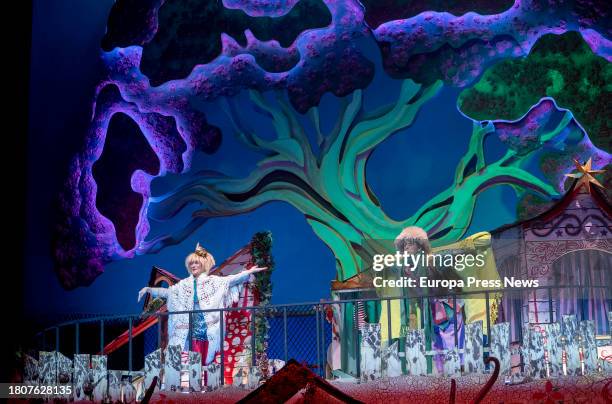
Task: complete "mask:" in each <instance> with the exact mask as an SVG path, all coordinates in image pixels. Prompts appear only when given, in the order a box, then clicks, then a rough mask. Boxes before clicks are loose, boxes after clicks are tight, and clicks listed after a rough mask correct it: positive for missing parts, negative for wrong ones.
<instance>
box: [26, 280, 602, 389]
mask: <svg viewBox="0 0 612 404" xmlns="http://www.w3.org/2000/svg"><path fill="white" fill-rule="evenodd" d="M573 289H576V290H578V289H579V290H584V289H585V287H583V286H541V287H538V288H521V289H519V288H513V289H506V290H504V289H490V290H478V291H468V292H462V293H449V294H440V295H435V296H434V295H424V296H402V297H388V298H385V297H378V298H359V299H345V300H328V301H319V302H309V303H292V304H279V305H268V306H257V307H237V308H227V309H221V310H197V311H181V312H172V313H168V312H166V313H152V314H133V315H116V316H100V317H94V318H86V319H80V320H75V321H67V322H64V323H61V324H57V325H55V326H52V327H48V328H46V329H45V330H43V331H41V332H40V333H38V334H37V335H36V336H35V341H34V344H33V346H35V347H36V348H37V350H38V351H58V352H62V353H63V354H64V355H66V356H70V355H74V354H83V353H88V354H100V353H102V352H104V349H105V347H106V346H107V344H108V343H109V342H110V341H113V340H114V339H115V338H117V337H118V336H119V335H121V334H122V333H124V332H125V331H126V330H127V331H128V338H127V343H126V344H125V346H122V347H120V348H119V349H117V350H115V351H114V352H112V353H110V354H109V355H108V368H109V369H110V368H113V369H124V370H125V369H127V370H128V372H132V371H134V370H140V369H142V368H143V367H144V357H145V355H146V354H148V353H149V352H152V351H154V350H155V349H158V348H160V347H162V342H163V341H162V334H163V330H162V324H163V321H162V320H164V319H167V318H168V317H169V316H173V315H179V314H188V315H189V316H190V318H191V317H192V316H193V315H194V314H195V313H209V312H217V313H219V316H220V322H221V325H222V326H221V327H220V328H219V334H220V335H219V340H220V341H221V343H220V350H219V351H220V363H221V369H224V365H225V361H226V357H225V355H226V354H225V351H224V349H223V341H224V340H225V335H226V333H227V332H228V330H226V327H225V324H224V319H225V318H226V316H227V315H228V314H230V313H231V312H234V311H240V312H245V313H249V314H250V318H251V319H253V318H255V317H259V318H263V319H265V321H267V325H268V327H267V329H268V332H267V335H257V336H255V335H254V333H255V329H254V326H252V328H251V333H252V338H251V340H250V346H249V349H250V350H251V360H252V364H253V365H255V360H256V358H257V355H256V353H257V352H256V351H257V349H258V348H257V346H256V344H257V341H263V342H265V345H264V349H265V351H266V354H267V358H269V359H281V360H283V361H285V362H286V361H287V360H288V359H295V360H297V361H298V362H301V363H304V364H306V365H307V366H308V367H310V368H311V369H312V370H313V371H314V372H315V373H317V374H319V375H320V376H323V377H325V376H326V372H325V369H326V363H327V349H328V347H329V345H330V343H331V342H332V332H333V331H332V326H331V324H330V322H329V321H327V320H326V318H325V317H326V311H327V310H328V309H330V308H335V309H336V310H339V312H340V313H342V314H343V315H344V316H348V314H347V313H353V314H352V316H353V319H354V318H355V314H354V313H355V311H356V310H355V309H356V307H357V306H358V304H370V305H372V304H374V305H375V306H376V307H377V309H378V310H380V309H381V308H382V307H386V310H387V313H391V303H392V301H394V300H402V301H408V302H411V301H412V302H416V305H417V306H418V307H419V308H420V314H421V319H420V324H421V325H423V324H424V319H423V318H422V317H423V309H422V308H423V307H426V302H431V301H433V300H434V299H442V298H445V299H448V300H447V301H452V302H453V307H456V304H457V301H458V300H459V299H464V300H465V299H471V298H474V299H484V302H485V310H486V313H485V321H486V326H487V327H486V333H485V334H484V335H483V337H484V339H485V344H484V347H485V349H487V346H488V344H490V332H491V326H492V324H490V317H491V316H490V311H491V303H492V300H491V299H492V296H496V295H498V294H500V293H502V294H503V296H505V298H516V299H519V300H520V299H522V301H523V302H525V301H526V300H525V293H526V292H529V293H531V292H534V291H546V292H547V293H546V295H547V296H548V297H547V300H548V301H544V302H541V301H539V302H536V304H537V303H543V304H544V305H545V306H546V305H547V306H548V308H549V311H548V313H547V318H546V319H545V320H547V321H543V322H550V323H552V322H553V321H559V318H560V317H559V316H560V314H576V315H579V317H580V318H579V319H580V320H589V319H592V318H590V317H591V315H592V314H593V313H594V312H593V311H592V310H579V312H578V313H563V312H561V313H559V312H558V311H555V305H556V302H555V296H557V295H558V294H559V293H560V292H559V291H560V290H573ZM588 289H592V290H603V292H602V293H603V295H604V299H603V302H601V304H602V305H603V307H600V308H598V310H601V311H602V312H603V313H607V312H608V311H612V290H611V289H610V288H609V287H608V286H589V287H588ZM527 303H528V301H527ZM527 315H529V313H527ZM524 316H525V313H524V311H523V309H522V308H521V310H518V311H516V312H514V313H513V317H512V318H505V321H506V322H510V326H511V328H516V329H517V331H518V333H517V334H516V336H517V338H514V340H519V341H520V339H521V337H520V332H521V329H522V325H523V324H524V323H526V322H528V321H525V317H524ZM394 317H395V316H392V315H389V316H388V321H387V324H386V325H385V326H386V327H387V332H386V335H387V336H388V339H389V341H382V342H388V343H390V342H391V340H392V339H394V338H396V337H395V336H394V334H393V333H392V329H393V323H394V322H395V321H400V319H399V318H394ZM150 318H155V319H156V320H157V325H156V326H153V327H150V328H149V329H147V330H146V331H144V332H141V333H139V334H135V333H134V328H135V327H136V326H137V325H138V324H141V323H142V322H143V321H145V320H147V319H150ZM452 321H453V327H454V331H455V332H454V335H455V338H454V343H455V347H456V348H460V341H459V338H458V334H459V333H458V332H457V331H458V328H459V324H458V318H457V315H454V317H453V320H452ZM353 323H354V325H355V326H354V327H352V328H351V329H346V328H343V329H342V330H341V333H340V335H339V337H340V339H343V338H344V339H351V340H352V341H353V343H352V344H350V345H351V349H354V352H353V353H352V354H353V355H354V361H355V363H353V364H352V365H351V368H352V369H353V370H352V371H347V373H352V374H353V375H354V376H356V377H359V371H360V370H359V369H360V366H359V360H360V353H359V349H360V344H359V330H358V323H359V321H354V322H353ZM250 324H254V322H253V321H251V322H250ZM429 326H430V327H432V326H433V325H432V324H429ZM602 327H603V328H602ZM340 328H342V327H340ZM421 328H423V327H421ZM606 328H607V333H608V334H609V333H610V332H611V331H612V330H610V329H609V325H608V324H606V325H601V327H600V331H603V330H605V329H606ZM191 331H192V330H191V327H190V330H189V332H190V335H191ZM230 331H231V330H230ZM254 337H256V338H254ZM221 383H223V377H222V378H221Z"/></svg>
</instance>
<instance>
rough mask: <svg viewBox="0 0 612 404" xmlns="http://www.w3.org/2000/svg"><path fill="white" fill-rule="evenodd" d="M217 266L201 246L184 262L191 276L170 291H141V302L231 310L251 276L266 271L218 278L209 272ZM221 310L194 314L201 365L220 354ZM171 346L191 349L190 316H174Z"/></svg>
mask: <svg viewBox="0 0 612 404" xmlns="http://www.w3.org/2000/svg"><path fill="white" fill-rule="evenodd" d="M214 265H215V259H214V258H213V256H212V255H211V254H210V253H209V252H208V251H206V250H205V249H204V248H202V247H201V246H200V244H198V245H197V246H196V250H195V252H193V253H191V254H189V255H188V256H187V258H186V259H185V267H187V271H188V272H189V274H190V275H189V277H187V278H185V279H183V280H181V281H179V282H178V283H176V284H174V285H172V286H170V287H169V288H150V287H145V288H142V289H141V290H140V292H138V300H139V301H140V299H141V298H142V297H143V296H144V295H145V294H146V293H150V294H151V296H153V297H162V298H165V299H167V303H166V304H167V307H168V312H170V313H172V312H177V311H191V310H211V309H223V308H228V307H231V305H232V303H234V302H236V301H238V297H239V296H240V292H241V289H242V287H243V286H244V283H245V282H246V281H247V280H248V279H249V276H250V275H251V274H254V273H256V272H260V271H263V270H265V269H266V268H260V267H253V268H251V269H248V270H246V271H243V272H241V273H239V274H236V275H228V276H216V275H209V274H208V273H209V272H210V270H211V269H212V268H213V267H214ZM219 319H220V313H219V312H218V311H212V312H206V313H194V314H193V315H192V344H191V345H192V347H191V349H192V350H193V351H195V352H200V353H201V354H202V363H203V364H204V365H207V364H209V363H211V362H212V360H213V359H214V357H215V354H216V353H217V352H218V351H219V349H220V345H221V341H220V335H219ZM168 335H169V339H168V345H180V346H181V347H182V348H183V350H184V351H187V350H188V349H189V341H188V337H189V314H187V313H185V314H173V315H172V314H171V315H169V319H168Z"/></svg>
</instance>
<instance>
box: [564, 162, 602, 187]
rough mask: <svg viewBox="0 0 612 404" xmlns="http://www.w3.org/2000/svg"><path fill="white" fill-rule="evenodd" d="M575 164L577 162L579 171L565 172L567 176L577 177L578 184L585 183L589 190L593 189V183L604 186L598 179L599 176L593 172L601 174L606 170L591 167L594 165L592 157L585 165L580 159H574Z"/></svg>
mask: <svg viewBox="0 0 612 404" xmlns="http://www.w3.org/2000/svg"><path fill="white" fill-rule="evenodd" d="M574 164H576V169H577V170H578V172H577V173H575V174H565V176H566V177H571V178H577V179H578V184H577V186H580V185H582V184H584V185H585V186H586V188H587V190H588V191H589V192H590V191H591V184H595V185H597V186H598V187H600V188H604V186H603V185H601V183H600V182H599V181H597V178H595V177H593V174H601V173H603V172H605V171H606V170H593V169H591V166H592V159H591V158H589V160H588V161H587V162H586V163H584V165H583V164H580V162H579V161H578V160H576V159H574Z"/></svg>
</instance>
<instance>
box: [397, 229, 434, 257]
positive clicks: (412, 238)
mask: <svg viewBox="0 0 612 404" xmlns="http://www.w3.org/2000/svg"><path fill="white" fill-rule="evenodd" d="M394 244H395V249H396V250H397V251H405V250H407V249H409V247H411V246H413V245H415V244H416V246H417V247H418V249H420V250H423V252H425V253H429V252H431V244H430V243H429V238H428V237H427V232H426V231H425V230H423V229H421V228H420V227H417V226H409V227H406V228H405V229H404V230H402V232H401V233H400V234H399V235H398V236H397V237H396V238H395V243H394Z"/></svg>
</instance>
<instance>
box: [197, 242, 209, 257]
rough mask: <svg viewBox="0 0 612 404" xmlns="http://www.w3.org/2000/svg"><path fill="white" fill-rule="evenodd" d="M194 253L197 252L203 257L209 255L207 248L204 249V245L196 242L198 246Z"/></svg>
mask: <svg viewBox="0 0 612 404" xmlns="http://www.w3.org/2000/svg"><path fill="white" fill-rule="evenodd" d="M194 253H195V254H197V255H199V256H200V257H202V258H206V257H208V251H206V250H205V249H204V247H202V246H201V245H200V243H198V244H196V248H195V251H194Z"/></svg>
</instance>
